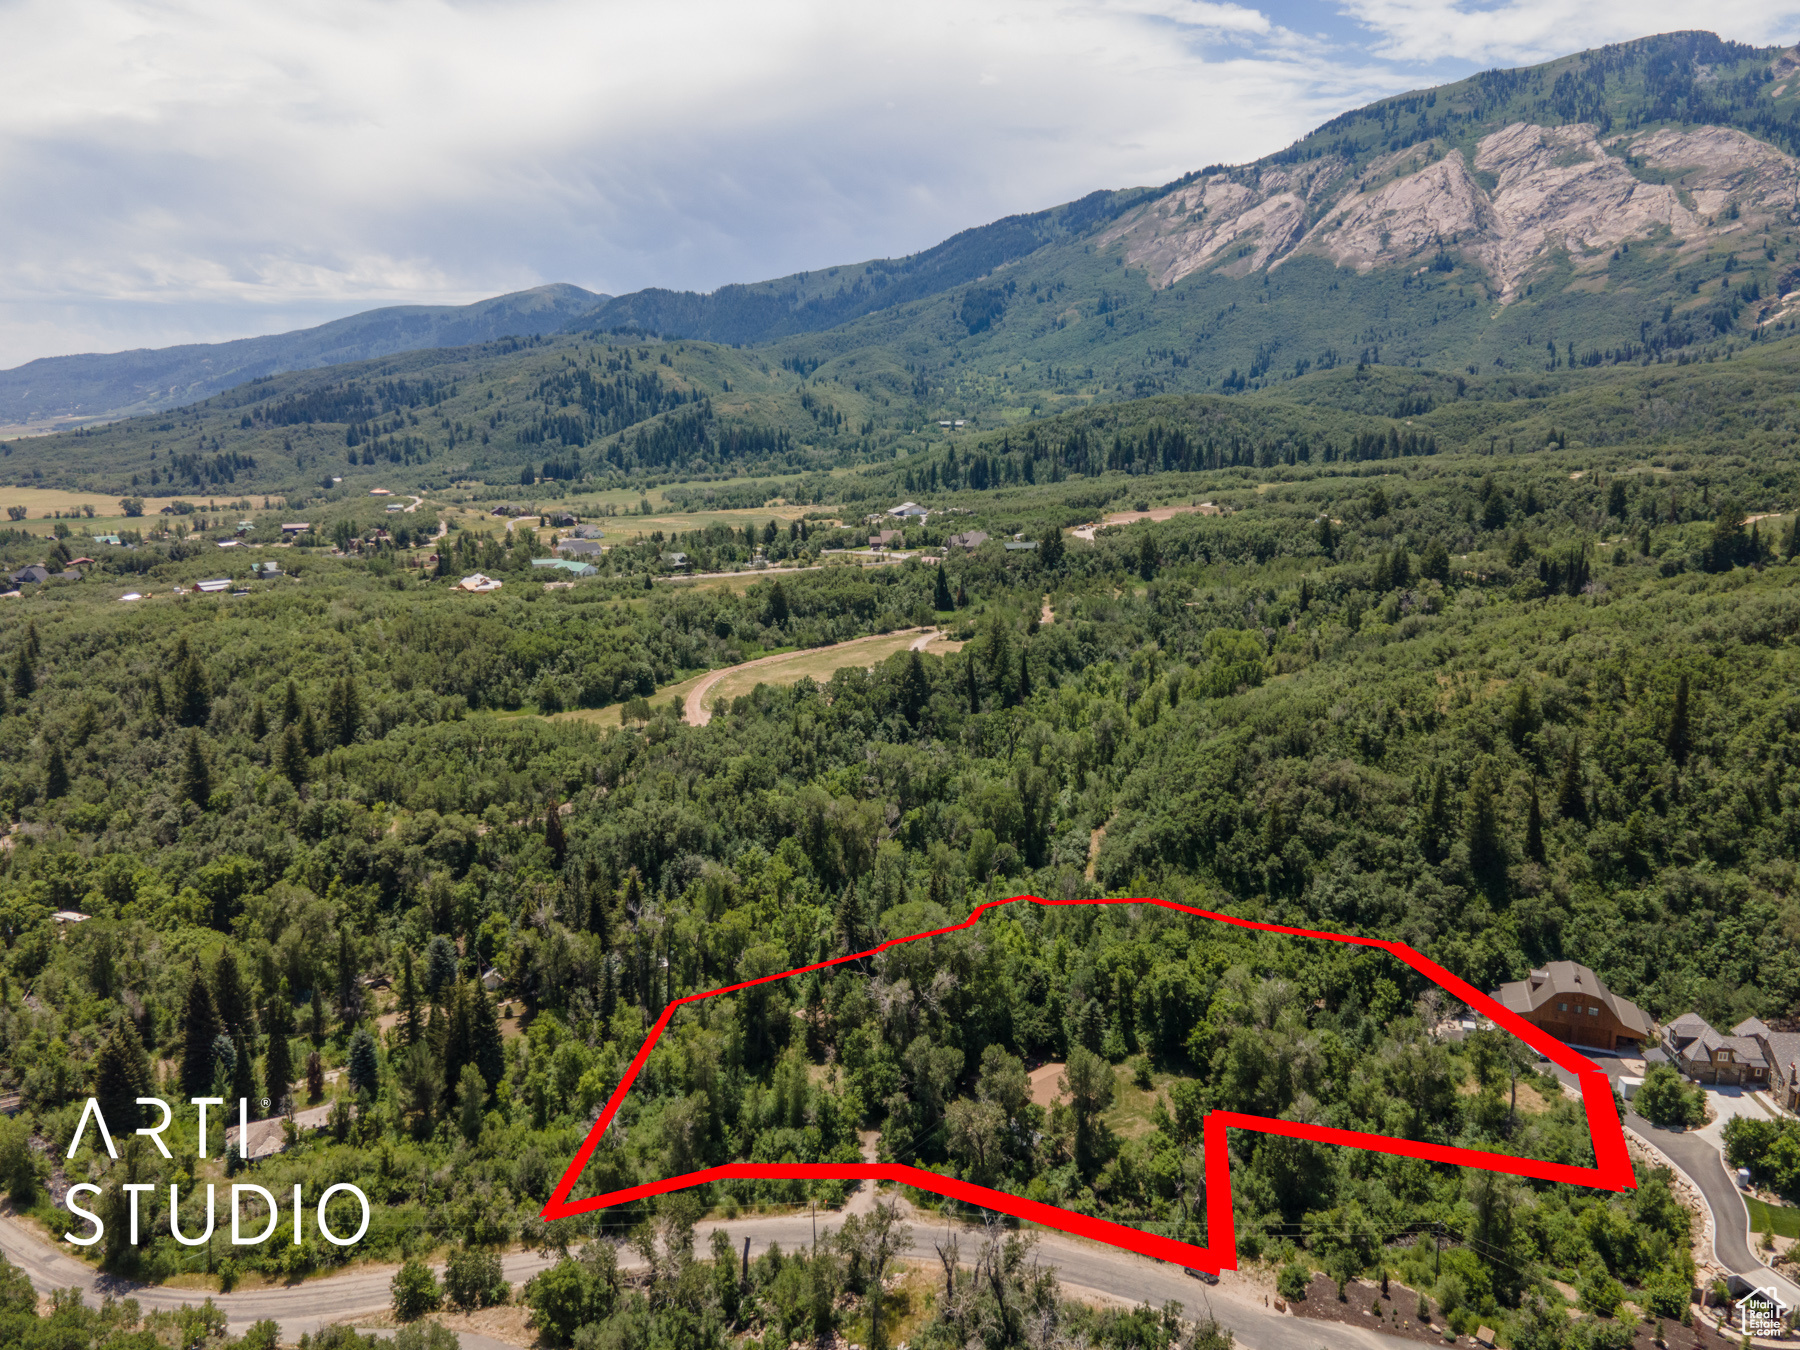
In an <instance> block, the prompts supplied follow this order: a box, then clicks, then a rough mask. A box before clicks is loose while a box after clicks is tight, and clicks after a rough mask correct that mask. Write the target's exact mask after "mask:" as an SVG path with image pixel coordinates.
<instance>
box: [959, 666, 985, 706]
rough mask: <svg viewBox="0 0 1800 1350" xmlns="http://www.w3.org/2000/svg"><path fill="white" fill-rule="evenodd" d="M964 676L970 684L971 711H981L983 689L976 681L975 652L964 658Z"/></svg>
mask: <svg viewBox="0 0 1800 1350" xmlns="http://www.w3.org/2000/svg"><path fill="white" fill-rule="evenodd" d="M963 677H964V679H965V680H966V682H967V684H968V691H969V711H970V712H971V713H978V712H980V711H981V689H980V687H979V686H978V685H977V684H976V683H975V656H974V653H973V652H971V653H970V654H969V655H968V656H967V657H965V658H964V659H963Z"/></svg>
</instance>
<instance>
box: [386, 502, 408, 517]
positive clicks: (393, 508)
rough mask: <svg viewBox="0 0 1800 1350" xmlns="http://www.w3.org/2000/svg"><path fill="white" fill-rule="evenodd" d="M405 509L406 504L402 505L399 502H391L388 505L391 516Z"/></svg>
mask: <svg viewBox="0 0 1800 1350" xmlns="http://www.w3.org/2000/svg"><path fill="white" fill-rule="evenodd" d="M404 510H406V508H405V507H404V506H402V505H400V503H399V502H389V503H388V505H387V513H388V514H389V515H390V516H392V515H397V514H399V513H400V512H401V511H404Z"/></svg>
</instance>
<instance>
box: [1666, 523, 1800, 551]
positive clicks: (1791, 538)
mask: <svg viewBox="0 0 1800 1350" xmlns="http://www.w3.org/2000/svg"><path fill="white" fill-rule="evenodd" d="M1649 551H1650V550H1649V549H1645V550H1644V552H1646V553H1648V552H1649ZM1781 556H1782V557H1784V558H1787V559H1788V560H1789V561H1792V560H1793V559H1795V558H1800V516H1795V517H1794V518H1793V519H1792V520H1790V521H1789V522H1788V524H1787V529H1786V530H1784V531H1782V535H1781Z"/></svg>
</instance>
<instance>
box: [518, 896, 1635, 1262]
mask: <svg viewBox="0 0 1800 1350" xmlns="http://www.w3.org/2000/svg"><path fill="white" fill-rule="evenodd" d="M1018 900H1028V901H1030V902H1031V903H1032V904H1034V905H1043V906H1055V905H1158V906H1161V907H1162V908H1163V909H1172V910H1177V911H1179V912H1180V913H1183V914H1192V915H1195V916H1196V917H1198V918H1202V919H1211V920H1214V921H1215V922H1218V923H1225V924H1231V925H1232V926H1234V927H1237V928H1249V929H1254V930H1255V931H1257V932H1262V933H1283V934H1286V935H1288V936H1290V937H1306V938H1321V939H1323V940H1325V941H1327V942H1344V943H1348V944H1350V945H1351V946H1355V947H1373V948H1376V949H1377V950H1379V951H1384V952H1387V953H1388V954H1389V955H1390V956H1393V957H1394V958H1396V959H1397V960H1399V961H1402V962H1404V963H1405V964H1406V965H1408V966H1411V967H1412V968H1413V969H1414V970H1416V971H1418V972H1419V973H1420V974H1421V975H1424V976H1425V977H1426V978H1427V979H1429V980H1431V981H1432V982H1433V983H1434V984H1436V985H1438V986H1439V987H1440V988H1442V989H1445V990H1447V991H1448V992H1450V993H1452V994H1454V995H1455V996H1456V997H1457V998H1459V999H1461V1000H1462V1001H1463V1002H1464V1003H1466V1004H1467V1005H1468V1006H1469V1007H1470V1008H1472V1009H1474V1010H1475V1011H1477V1012H1479V1013H1481V1014H1482V1015H1483V1016H1485V1017H1488V1018H1490V1019H1492V1021H1493V1022H1494V1024H1495V1025H1496V1026H1498V1027H1501V1028H1503V1029H1505V1030H1507V1031H1510V1032H1511V1033H1512V1034H1513V1035H1515V1036H1517V1037H1518V1038H1519V1039H1520V1040H1522V1041H1524V1042H1525V1043H1526V1044H1527V1045H1529V1046H1531V1047H1533V1048H1534V1049H1536V1050H1538V1051H1539V1052H1540V1053H1542V1054H1543V1055H1545V1056H1546V1057H1548V1058H1549V1059H1550V1060H1551V1061H1552V1062H1553V1063H1556V1064H1559V1065H1561V1066H1562V1067H1563V1068H1564V1069H1567V1070H1568V1071H1569V1072H1570V1073H1572V1074H1574V1075H1576V1081H1577V1082H1579V1083H1580V1084H1581V1096H1582V1102H1583V1104H1584V1105H1585V1107H1586V1109H1587V1121H1588V1137H1589V1139H1590V1140H1591V1141H1592V1143H1593V1146H1594V1161H1595V1166H1593V1167H1576V1166H1573V1165H1571V1164H1568V1163H1553V1162H1541V1161H1539V1160H1537V1159H1534V1158H1515V1157H1511V1156H1510V1155H1508V1154H1504V1153H1486V1152H1483V1151H1481V1150H1479V1149H1467V1148H1451V1147H1449V1146H1448V1145H1444V1144H1426V1143H1419V1142H1416V1141H1414V1140H1410V1139H1390V1138H1388V1137H1387V1136H1385V1135H1379V1134H1364V1133H1362V1132H1360V1131H1357V1130H1338V1129H1332V1128H1329V1127H1327V1126H1322V1125H1302V1124H1299V1123H1297V1122H1294V1121H1287V1120H1276V1119H1273V1118H1271V1117H1268V1116H1250V1115H1243V1114H1241V1113H1239V1112H1236V1111H1214V1112H1213V1113H1212V1114H1210V1115H1209V1116H1207V1118H1206V1122H1205V1126H1204V1130H1203V1136H1204V1143H1205V1150H1206V1217H1207V1233H1208V1237H1209V1242H1210V1245H1209V1246H1205V1247H1196V1246H1194V1245H1192V1244H1191V1243H1186V1242H1177V1241H1175V1240H1174V1239H1173V1238H1166V1237H1161V1236H1159V1235H1158V1234H1155V1233H1147V1232H1145V1231H1143V1230H1142V1229H1139V1228H1131V1227H1128V1226H1127V1225H1125V1224H1118V1223H1110V1222H1108V1221H1107V1220H1105V1219H1096V1218H1092V1217H1090V1216H1089V1215H1086V1214H1077V1213H1074V1212H1073V1211H1071V1210H1066V1209H1059V1208H1057V1207H1056V1206H1054V1205H1045V1204H1040V1203H1039V1202H1037V1201H1035V1200H1027V1199H1025V1198H1024V1197H1023V1196H1018V1195H1010V1194H1008V1193H1007V1192H1005V1191H996V1190H991V1189H989V1188H988V1187H986V1186H975V1185H971V1184H970V1183H968V1182H966V1181H958V1180H956V1179H955V1178H954V1177H946V1176H939V1175H938V1174H937V1173H936V1172H929V1171H926V1170H925V1169H924V1168H921V1167H909V1166H905V1165H902V1164H899V1163H728V1164H726V1165H725V1166H723V1167H708V1168H705V1169H703V1170H701V1171H698V1172H688V1173H686V1174H684V1175H682V1176H675V1177H666V1178H664V1179H663V1180H661V1181H651V1182H646V1183H644V1184H643V1185H641V1186H629V1187H627V1188H625V1189H624V1190H620V1191H610V1192H608V1193H607V1194H605V1195H595V1196H590V1197H588V1198H587V1199H585V1200H570V1199H569V1192H570V1191H572V1190H573V1189H574V1188H575V1183H576V1181H577V1180H578V1179H579V1178H580V1176H581V1170H582V1168H584V1167H585V1166H587V1162H588V1159H589V1158H590V1157H592V1156H593V1152H594V1149H595V1147H596V1146H598V1144H599V1143H600V1139H601V1136H603V1135H604V1134H605V1133H606V1130H607V1127H608V1126H609V1125H611V1124H612V1119H613V1116H614V1115H616V1114H617V1113H618V1110H619V1106H620V1104H621V1103H622V1102H623V1101H624V1100H625V1094H626V1093H628V1092H629V1091H630V1090H631V1086H632V1084H633V1083H635V1082H636V1081H637V1076H638V1074H639V1073H640V1072H641V1071H642V1069H643V1067H644V1064H645V1062H646V1061H647V1060H648V1059H649V1057H650V1052H651V1050H653V1049H654V1048H655V1047H656V1043H657V1041H658V1040H659V1039H660V1038H661V1037H662V1034H663V1032H664V1031H665V1030H667V1028H668V1025H669V1019H670V1018H671V1017H673V1016H674V1014H675V1010H676V1009H677V1008H679V1007H681V1006H682V1005H683V1004H684V1003H697V1002H699V1001H700V1000H701V999H707V998H712V997H714V996H715V995H717V994H730V993H735V992H736V991H737V990H740V989H749V988H752V987H754V986H755V985H759V984H769V983H772V982H773V981H775V980H785V979H787V978H788V977H789V976H793V975H804V974H807V973H808V972H810V971H815V970H825V969H828V968H830V967H831V966H838V965H843V964H844V963H845V962H847V961H857V960H860V959H862V958H863V957H867V956H874V955H876V954H877V953H878V952H884V951H886V950H887V949H888V948H890V947H899V946H902V945H904V944H905V943H908V942H918V941H921V940H922V939H925V938H933V937H942V936H943V935H944V934H946V933H955V932H960V931H961V930H963V929H965V928H970V927H973V926H974V925H975V923H976V922H977V921H978V920H979V919H980V918H981V916H982V915H983V914H985V913H987V912H988V911H989V910H990V909H998V908H1000V907H1001V906H1003V905H1010V904H1012V903H1014V902H1015V901H1018ZM1230 1129H1241V1130H1256V1131H1259V1132H1261V1133H1263V1134H1274V1135H1282V1136H1285V1137H1287V1138H1289V1139H1306V1140H1311V1141H1312V1142H1314V1143H1320V1144H1341V1145H1343V1146H1344V1147H1346V1148H1360V1149H1365V1150H1367V1151H1369V1152H1372V1153H1389V1154H1394V1155H1396V1156H1398V1157H1402V1158H1422V1159H1424V1160H1425V1161H1427V1162H1438V1163H1454V1164H1456V1165H1458V1166H1462V1167H1481V1168H1485V1169H1487V1170H1488V1171H1490V1172H1502V1173H1506V1174H1509V1175H1512V1176H1520V1177H1534V1178H1536V1179H1538V1180H1541V1181H1561V1182H1567V1183H1570V1184H1572V1185H1576V1186H1593V1187H1596V1188H1598V1189H1602V1190H1610V1191H1623V1190H1630V1189H1632V1188H1634V1187H1635V1186H1636V1185H1637V1182H1636V1181H1635V1180H1634V1178H1633V1176H1632V1171H1631V1160H1630V1157H1629V1156H1628V1155H1627V1153H1626V1151H1625V1135H1624V1131H1623V1130H1622V1129H1621V1128H1620V1125H1619V1116H1618V1112H1617V1111H1616V1110H1615V1109H1614V1106H1613V1093H1612V1085H1611V1083H1609V1082H1608V1081H1607V1077H1606V1075H1605V1073H1603V1072H1602V1071H1601V1070H1600V1069H1599V1068H1598V1067H1597V1066H1596V1065H1595V1064H1594V1063H1593V1062H1592V1061H1591V1060H1589V1059H1588V1058H1587V1057H1586V1056H1584V1055H1580V1054H1577V1053H1576V1052H1575V1051H1574V1050H1573V1049H1571V1048H1570V1047H1569V1046H1567V1045H1564V1044H1563V1043H1562V1042H1561V1041H1559V1040H1556V1039H1555V1038H1554V1037H1552V1036H1549V1035H1546V1034H1545V1033H1544V1032H1542V1031H1540V1030H1538V1028H1536V1027H1534V1026H1532V1025H1531V1023H1529V1022H1527V1021H1525V1020H1524V1019H1523V1018H1521V1017H1519V1016H1518V1015H1517V1014H1516V1013H1511V1012H1508V1011H1507V1010H1506V1009H1505V1008H1503V1007H1501V1006H1500V1005H1499V1004H1498V1003H1496V1002H1495V1001H1494V1000H1493V999H1491V998H1489V997H1488V996H1487V995H1486V994H1484V993H1482V992H1481V991H1480V990H1479V989H1476V988H1475V987H1474V986H1473V985H1470V984H1468V983H1467V982H1466V981H1464V980H1460V979H1458V978H1457V977H1456V976H1454V975H1452V974H1451V973H1450V972H1449V971H1447V970H1445V969H1444V968H1443V967H1442V966H1440V965H1438V964H1437V963H1436V962H1433V961H1430V960H1428V959H1426V958H1425V957H1424V956H1422V955H1420V954H1419V953H1418V952H1416V951H1414V950H1413V949H1412V948H1411V947H1409V946H1407V945H1406V944H1405V943H1403V942H1390V941H1386V940H1384V939H1381V938H1366V937H1353V936H1351V935H1349V934H1346V933H1324V932H1317V931H1315V930H1313V929H1309V928H1288V927H1285V926H1283V925H1281V924H1273V923H1256V922H1253V921H1252V920H1249V919H1239V918H1234V917H1232V916H1231V915H1229V914H1217V913H1214V912H1213V911H1212V910H1207V909H1198V908H1195V907H1194V906H1192V905H1182V904H1177V903H1175V902H1174V901H1172V900H1157V899H1153V898H1148V897H1145V898H1139V899H1121V900H1046V899H1044V898H1043V897H1041V896H1036V895H1015V896H1011V897H1009V898H1008V899H1005V900H992V901H989V902H988V903H986V904H983V905H981V906H979V907H977V908H976V910H975V911H974V912H973V913H972V914H970V915H969V917H968V918H967V919H964V920H963V921H962V922H961V923H957V924H951V925H950V926H949V927H947V928H936V929H933V930H931V931H930V932H928V933H915V934H913V935H912V936H911V937H903V938H894V939H891V940H890V941H887V942H884V943H882V944H881V945H880V946H879V947H871V948H870V949H869V950H868V951H866V952H856V953H854V954H853V955H850V956H839V957H836V958H834V959H832V960H830V961H819V962H816V963H814V964H813V965H810V966H801V967H799V968H798V969H796V970H789V971H783V972H782V973H781V974H779V975H767V976H764V977H763V978H762V979H758V980H745V981H743V982H742V983H740V984H730V985H726V986H724V987H723V988H719V989H711V990H708V991H707V992H705V993H702V994H689V995H687V996H686V997H684V998H678V999H676V1000H675V1001H674V1002H672V1003H671V1004H669V1006H668V1007H666V1008H664V1009H663V1013H662V1016H661V1017H659V1018H657V1019H656V1025H655V1026H654V1027H652V1028H651V1029H650V1034H649V1035H648V1036H647V1037H646V1038H645V1040H644V1044H643V1047H642V1048H641V1049H640V1050H639V1051H638V1052H637V1056H636V1057H635V1058H634V1059H633V1060H632V1061H631V1066H630V1067H629V1068H628V1069H626V1071H625V1076H624V1077H623V1078H622V1079H620V1080H619V1086H618V1087H617V1088H615V1089H614V1090H613V1094H612V1096H611V1097H610V1098H609V1099H608V1100H607V1103H606V1108H605V1109H604V1110H603V1111H601V1112H600V1118H599V1119H598V1120H596V1121H595V1122H594V1127H593V1129H591V1130H589V1131H588V1135H587V1138H586V1139H585V1140H583V1141H582V1145H581V1147H580V1149H578V1150H577V1151H576V1153H575V1157H574V1159H573V1160H572V1161H571V1162H570V1163H569V1166H568V1168H567V1170H566V1171H564V1172H563V1174H562V1179H561V1180H559V1181H558V1182H557V1183H556V1189H555V1190H554V1191H552V1192H551V1194H550V1200H549V1202H548V1203H547V1204H546V1205H545V1206H544V1209H543V1217H544V1218H545V1219H546V1220H556V1219H564V1218H568V1217H570V1216H571V1215H575V1214H585V1213H589V1212H591V1211H593V1210H600V1209H608V1208H611V1207H613V1206H616V1205H626V1204H630V1203H632V1202H633V1201H636V1200H644V1199H647V1198H649V1197H650V1196H654V1195H663V1194H666V1193H668V1192H670V1191H679V1190H685V1189H686V1188H688V1187H690V1186H700V1185H704V1184H705V1183H707V1182H710V1181H733V1180H758V1181H790V1180H797V1181H814V1180H817V1181H868V1180H873V1181H893V1182H898V1183H900V1184H902V1185H906V1186H911V1187H914V1188H915V1189H917V1190H921V1191H930V1192H932V1193H934V1194H937V1195H944V1196H948V1197H950V1198H951V1199H954V1200H962V1201H964V1202H966V1203H968V1204H971V1205H977V1206H979V1207H981V1208H982V1209H990V1210H994V1211H996V1212H998V1213H1001V1214H1010V1215H1012V1216H1013V1217H1015V1218H1019V1219H1027V1220H1029V1221H1031V1222H1032V1223H1037V1224H1042V1225H1043V1226H1044V1227H1046V1228H1055V1229H1059V1230H1060V1231H1062V1232H1065V1233H1073V1234H1075V1235H1076V1236H1077V1237H1084V1238H1090V1239H1092V1240H1093V1241H1095V1242H1105V1243H1109V1244H1111V1245H1112V1246H1115V1247H1122V1248H1124V1249H1125V1250H1127V1251H1132V1252H1138V1253H1140V1254H1141V1255H1144V1256H1153V1257H1156V1258H1157V1259H1158V1260H1162V1261H1171V1262H1173V1263H1175V1264H1176V1265H1181V1266H1192V1267H1196V1268H1198V1269H1201V1270H1208V1271H1212V1272H1213V1273H1215V1274H1216V1273H1218V1272H1219V1271H1220V1270H1235V1269H1237V1233H1236V1228H1235V1225H1234V1224H1233V1222H1232V1214H1231V1156H1230V1153H1229V1151H1228V1149H1227V1147H1226V1134H1225V1132H1226V1131H1227V1130H1230Z"/></svg>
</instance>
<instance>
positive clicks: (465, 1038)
mask: <svg viewBox="0 0 1800 1350" xmlns="http://www.w3.org/2000/svg"><path fill="white" fill-rule="evenodd" d="M439 1036H440V1037H441V1040H440V1042H439V1044H438V1045H437V1046H436V1047H435V1048H436V1049H437V1052H438V1062H439V1063H441V1064H442V1065H443V1066H444V1081H445V1082H446V1083H454V1082H457V1081H458V1080H459V1079H461V1077H462V1071H463V1066H464V1065H465V1064H471V1063H473V1062H474V1058H475V1044H474V1041H475V1037H474V1030H473V1028H472V1026H471V1024H470V1019H469V988H468V985H467V984H465V983H464V982H463V981H461V980H458V981H457V982H455V983H454V984H452V985H451V986H450V988H449V990H448V992H447V993H446V995H445V1001H444V1016H443V1020H442V1022H441V1024H440V1028H439Z"/></svg>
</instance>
